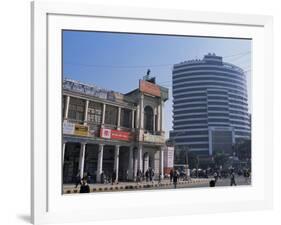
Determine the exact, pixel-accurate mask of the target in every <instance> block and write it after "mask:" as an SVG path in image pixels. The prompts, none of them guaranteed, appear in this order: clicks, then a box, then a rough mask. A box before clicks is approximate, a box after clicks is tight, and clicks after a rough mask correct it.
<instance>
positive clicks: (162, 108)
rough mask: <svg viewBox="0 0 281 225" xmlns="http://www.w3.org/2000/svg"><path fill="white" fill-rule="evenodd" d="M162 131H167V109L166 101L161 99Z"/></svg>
mask: <svg viewBox="0 0 281 225" xmlns="http://www.w3.org/2000/svg"><path fill="white" fill-rule="evenodd" d="M160 131H161V132H164V131H165V110H164V101H161V128H160Z"/></svg>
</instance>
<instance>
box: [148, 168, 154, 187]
mask: <svg viewBox="0 0 281 225" xmlns="http://www.w3.org/2000/svg"><path fill="white" fill-rule="evenodd" d="M149 180H150V182H152V183H153V180H154V171H153V169H151V168H150V171H149Z"/></svg>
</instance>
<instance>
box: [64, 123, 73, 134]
mask: <svg viewBox="0 0 281 225" xmlns="http://www.w3.org/2000/svg"><path fill="white" fill-rule="evenodd" d="M74 128H75V124H74V123H69V122H67V121H64V122H63V134H72V135H73V134H74Z"/></svg>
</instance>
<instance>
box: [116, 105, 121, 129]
mask: <svg viewBox="0 0 281 225" xmlns="http://www.w3.org/2000/svg"><path fill="white" fill-rule="evenodd" d="M120 122H121V108H120V107H118V117H117V130H120Z"/></svg>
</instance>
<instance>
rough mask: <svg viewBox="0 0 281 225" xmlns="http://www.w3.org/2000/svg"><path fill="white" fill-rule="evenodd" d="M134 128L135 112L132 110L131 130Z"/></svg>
mask: <svg viewBox="0 0 281 225" xmlns="http://www.w3.org/2000/svg"><path fill="white" fill-rule="evenodd" d="M134 128H135V110H132V129H134Z"/></svg>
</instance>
